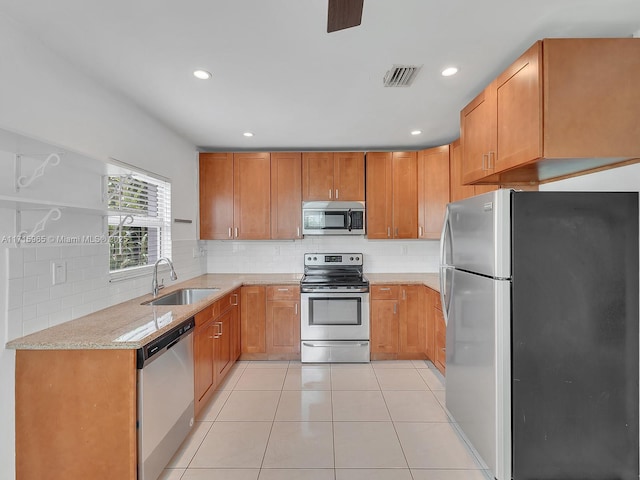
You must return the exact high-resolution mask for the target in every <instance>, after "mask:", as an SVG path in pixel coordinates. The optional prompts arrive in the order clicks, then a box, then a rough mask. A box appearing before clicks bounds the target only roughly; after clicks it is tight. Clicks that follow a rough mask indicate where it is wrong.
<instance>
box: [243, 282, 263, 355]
mask: <svg viewBox="0 0 640 480" xmlns="http://www.w3.org/2000/svg"><path fill="white" fill-rule="evenodd" d="M241 297H242V299H241V301H240V312H241V314H240V321H241V333H240V344H241V347H242V348H241V351H242V353H266V351H267V350H266V340H265V332H266V324H265V315H266V312H265V309H266V293H265V287H262V286H247V287H242V296H241Z"/></svg>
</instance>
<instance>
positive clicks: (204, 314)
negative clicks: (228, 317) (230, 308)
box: [194, 302, 220, 327]
mask: <svg viewBox="0 0 640 480" xmlns="http://www.w3.org/2000/svg"><path fill="white" fill-rule="evenodd" d="M216 307H217V302H216V303H214V304H213V305H209V306H208V307H207V308H205V309H204V310H201V311H199V312H198V313H196V314H195V316H194V318H195V321H196V327H200V326H201V325H204V324H206V323H207V322H208V321H209V320H212V319H214V318H215V317H217V316H218V312H219V311H220V310H219V309H218V308H216Z"/></svg>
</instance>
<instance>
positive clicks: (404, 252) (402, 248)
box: [401, 245, 409, 255]
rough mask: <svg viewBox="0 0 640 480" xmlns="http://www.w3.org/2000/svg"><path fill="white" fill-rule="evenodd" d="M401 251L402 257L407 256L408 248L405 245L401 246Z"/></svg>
mask: <svg viewBox="0 0 640 480" xmlns="http://www.w3.org/2000/svg"><path fill="white" fill-rule="evenodd" d="M401 250H402V255H407V254H408V253H409V247H407V246H406V245H402V247H401Z"/></svg>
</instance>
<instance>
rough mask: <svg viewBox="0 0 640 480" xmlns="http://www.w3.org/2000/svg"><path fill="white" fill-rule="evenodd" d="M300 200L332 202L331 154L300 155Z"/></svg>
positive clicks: (308, 153) (311, 153) (310, 153)
mask: <svg viewBox="0 0 640 480" xmlns="http://www.w3.org/2000/svg"><path fill="white" fill-rule="evenodd" d="M302 200H303V201H305V202H309V201H314V200H334V198H333V153H331V152H307V153H303V154H302Z"/></svg>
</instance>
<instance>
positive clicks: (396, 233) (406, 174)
mask: <svg viewBox="0 0 640 480" xmlns="http://www.w3.org/2000/svg"><path fill="white" fill-rule="evenodd" d="M392 176H393V181H392V183H393V238H417V237H418V181H417V177H418V155H417V152H393V158H392Z"/></svg>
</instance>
